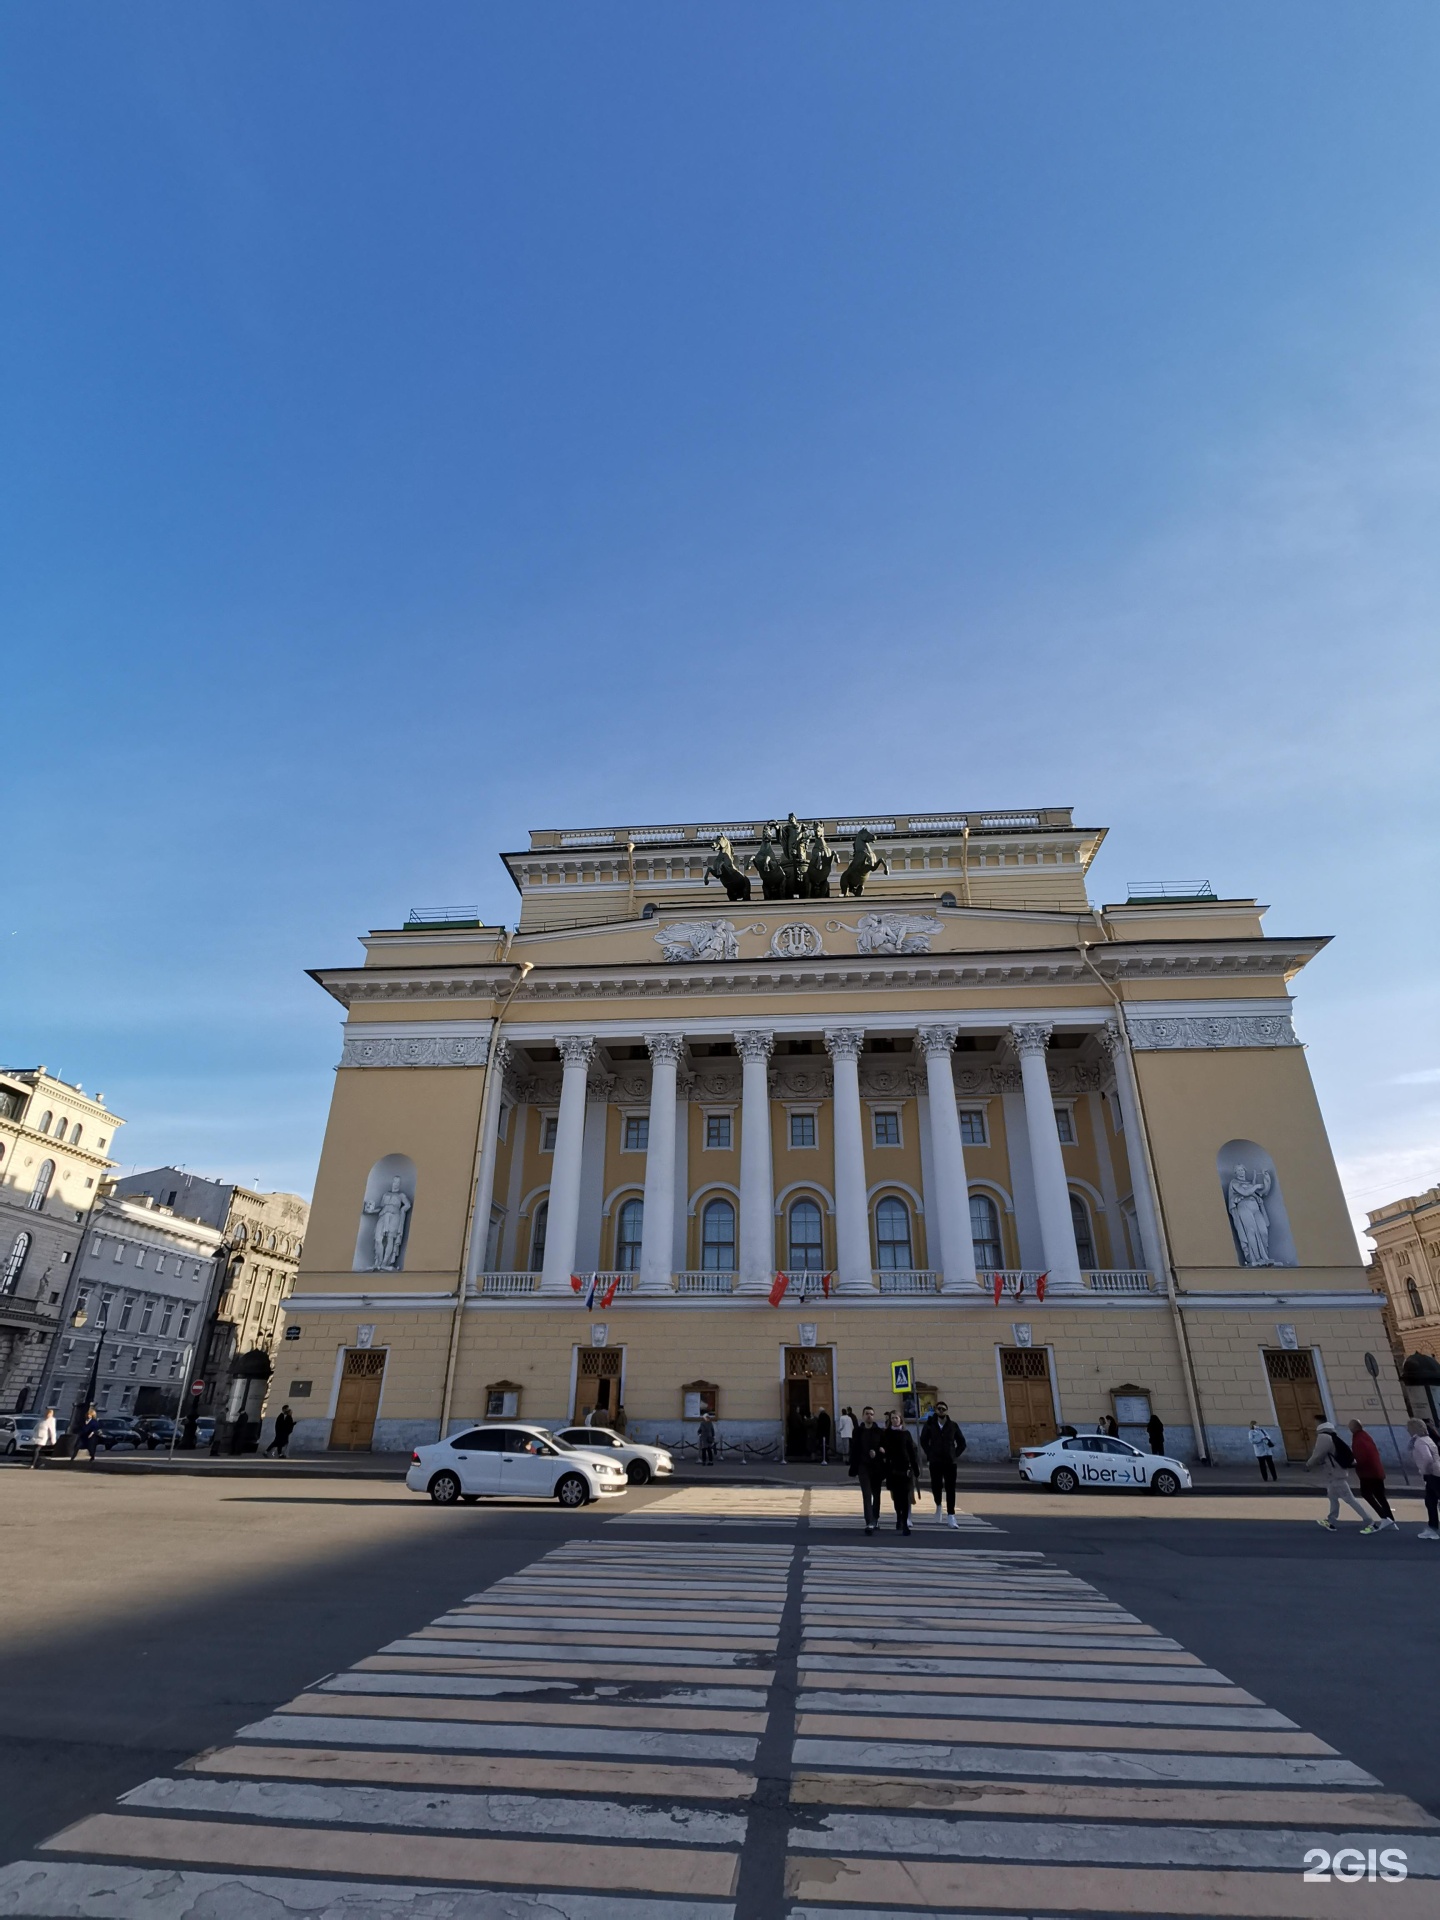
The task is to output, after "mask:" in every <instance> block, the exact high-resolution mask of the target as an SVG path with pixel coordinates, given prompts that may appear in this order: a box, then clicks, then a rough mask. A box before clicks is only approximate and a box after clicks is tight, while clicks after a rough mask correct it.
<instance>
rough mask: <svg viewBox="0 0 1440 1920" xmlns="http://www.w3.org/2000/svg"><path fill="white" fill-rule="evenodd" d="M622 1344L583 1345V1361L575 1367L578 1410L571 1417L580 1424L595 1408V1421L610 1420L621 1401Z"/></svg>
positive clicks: (599, 1423)
mask: <svg viewBox="0 0 1440 1920" xmlns="http://www.w3.org/2000/svg"><path fill="white" fill-rule="evenodd" d="M621 1351H622V1350H621V1348H619V1347H582V1348H581V1349H580V1364H579V1366H578V1367H577V1368H576V1369H575V1410H574V1412H573V1413H572V1414H571V1416H570V1418H571V1419H572V1420H573V1421H574V1422H575V1424H576V1425H577V1426H578V1425H579V1424H580V1423H581V1422H582V1421H583V1420H584V1418H585V1416H586V1414H587V1413H589V1412H591V1411H592V1410H593V1411H594V1415H595V1420H594V1424H595V1425H596V1426H597V1427H604V1426H608V1425H609V1424H610V1421H611V1419H612V1418H613V1417H614V1413H615V1409H616V1407H618V1406H619V1404H620V1354H621Z"/></svg>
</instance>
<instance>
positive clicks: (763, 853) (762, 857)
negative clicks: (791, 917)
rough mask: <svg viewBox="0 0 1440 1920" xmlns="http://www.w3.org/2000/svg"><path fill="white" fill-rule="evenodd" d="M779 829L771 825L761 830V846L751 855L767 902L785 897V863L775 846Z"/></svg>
mask: <svg viewBox="0 0 1440 1920" xmlns="http://www.w3.org/2000/svg"><path fill="white" fill-rule="evenodd" d="M776 831H777V829H776V828H775V827H774V826H773V825H771V826H766V827H762V828H761V829H760V845H759V846H758V847H757V848H756V849H755V851H754V853H753V854H751V856H750V858H751V861H752V862H753V864H754V867H755V871H756V872H757V873H758V874H759V876H760V890H761V892H762V893H763V894H764V895H765V898H766V899H767V900H783V899H784V898H785V897H786V896H785V862H784V861H783V860H782V859H781V857H780V850H779V848H778V847H777V846H776V845H775V834H776Z"/></svg>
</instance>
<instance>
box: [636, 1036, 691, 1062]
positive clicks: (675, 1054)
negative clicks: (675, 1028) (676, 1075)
mask: <svg viewBox="0 0 1440 1920" xmlns="http://www.w3.org/2000/svg"><path fill="white" fill-rule="evenodd" d="M643 1038H644V1041H645V1045H646V1046H647V1047H648V1048H649V1049H650V1058H651V1059H652V1060H678V1059H679V1058H680V1056H681V1054H682V1053H684V1051H685V1036H684V1034H683V1033H647V1034H645V1035H644V1036H643Z"/></svg>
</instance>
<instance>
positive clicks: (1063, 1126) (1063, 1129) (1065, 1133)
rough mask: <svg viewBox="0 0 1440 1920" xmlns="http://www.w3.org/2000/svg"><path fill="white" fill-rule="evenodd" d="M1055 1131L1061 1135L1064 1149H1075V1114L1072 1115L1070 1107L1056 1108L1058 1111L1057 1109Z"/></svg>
mask: <svg viewBox="0 0 1440 1920" xmlns="http://www.w3.org/2000/svg"><path fill="white" fill-rule="evenodd" d="M1055 1131H1056V1132H1057V1133H1058V1134H1059V1136H1060V1144H1061V1146H1062V1147H1073V1146H1074V1144H1075V1116H1074V1114H1072V1113H1071V1111H1070V1109H1069V1107H1056V1109H1055Z"/></svg>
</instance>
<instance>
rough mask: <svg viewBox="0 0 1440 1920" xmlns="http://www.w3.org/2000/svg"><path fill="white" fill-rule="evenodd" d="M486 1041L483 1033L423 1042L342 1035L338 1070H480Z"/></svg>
mask: <svg viewBox="0 0 1440 1920" xmlns="http://www.w3.org/2000/svg"><path fill="white" fill-rule="evenodd" d="M489 1052H490V1039H489V1035H488V1034H483V1033H463V1034H455V1033H447V1034H437V1035H434V1036H430V1035H427V1036H425V1037H424V1038H420V1037H418V1036H409V1037H405V1038H401V1037H397V1036H396V1035H393V1034H392V1035H389V1036H385V1037H382V1038H379V1039H374V1040H371V1039H367V1038H365V1037H363V1036H362V1035H360V1034H358V1033H356V1034H346V1036H345V1045H344V1048H343V1050H342V1052H341V1055H340V1064H341V1066H342V1067H483V1066H484V1064H485V1062H486V1060H487V1058H488V1057H489Z"/></svg>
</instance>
